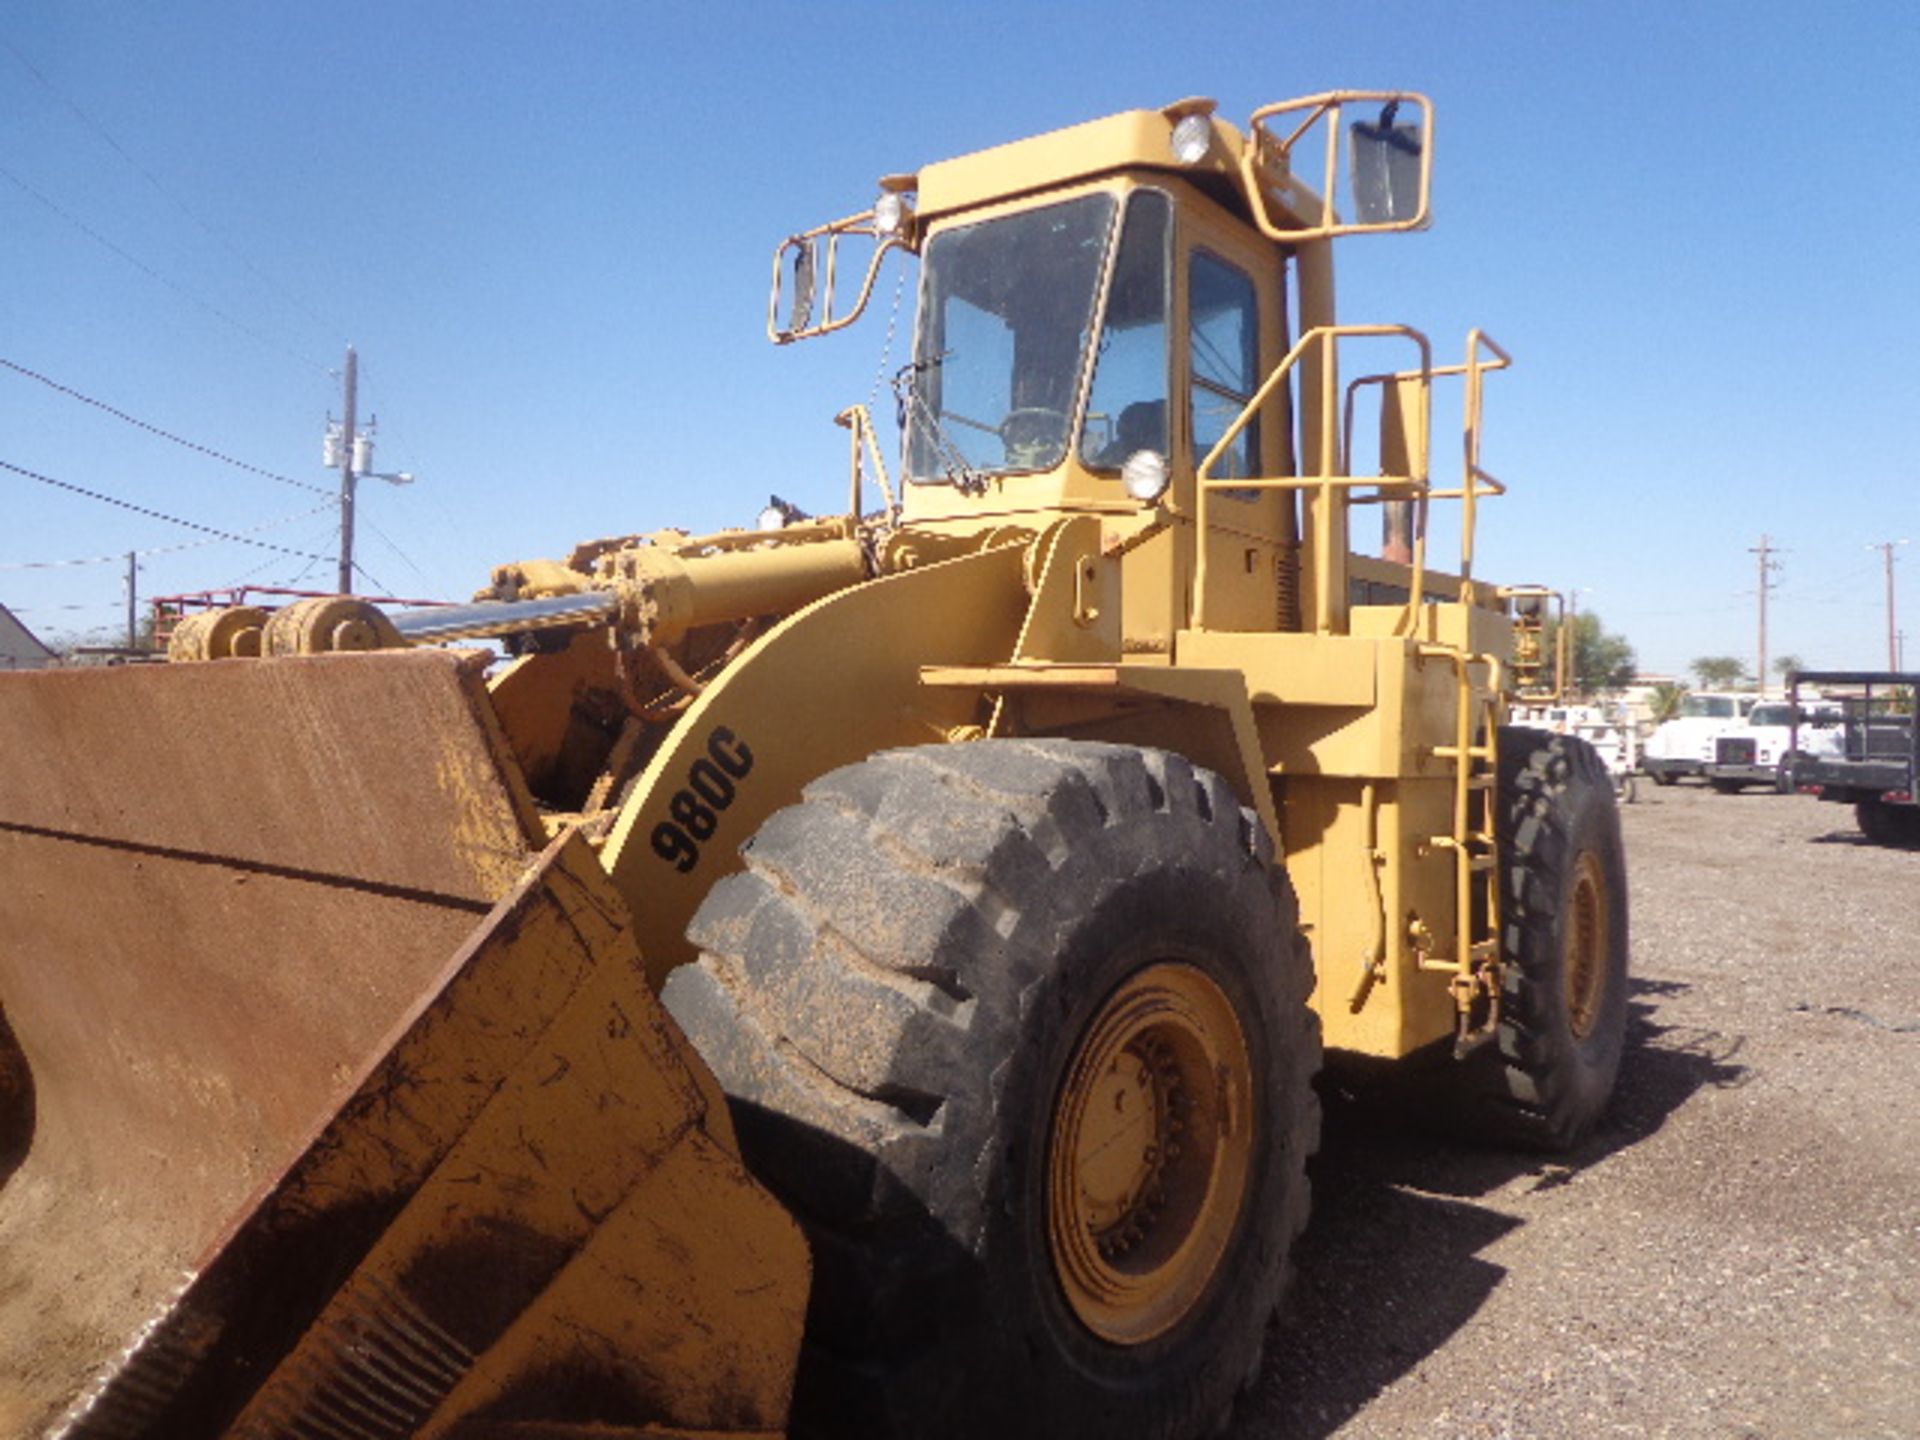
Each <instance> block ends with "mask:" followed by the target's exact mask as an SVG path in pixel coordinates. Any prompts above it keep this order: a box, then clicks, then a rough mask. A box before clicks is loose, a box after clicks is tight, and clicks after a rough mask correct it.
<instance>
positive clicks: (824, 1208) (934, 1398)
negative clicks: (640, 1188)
mask: <svg viewBox="0 0 1920 1440" xmlns="http://www.w3.org/2000/svg"><path fill="white" fill-rule="evenodd" d="M746 858H747V862H748V868H747V870H746V871H745V872H743V873H741V874H739V875H736V876H732V877H729V878H727V879H725V880H723V881H721V882H720V883H719V884H718V885H716V886H715V887H714V890H713V892H712V894H711V895H710V896H709V898H708V900H707V902H706V904H705V905H703V906H702V908H701V910H700V913H699V915H698V916H696V918H695V920H694V924H693V927H692V931H691V933H692V936H693V938H694V940H695V941H696V943H698V944H699V945H700V946H701V947H702V948H703V951H704V952H705V953H703V954H702V956H701V958H700V961H699V963H698V964H697V965H694V966H687V967H683V968H682V969H680V970H678V971H676V972H675V973H674V975H673V976H672V977H671V978H670V979H669V981H668V983H667V986H666V990H665V994H664V998H665V1000H666V1003H667V1006H668V1008H669V1009H670V1010H671V1011H672V1012H673V1014H674V1016H675V1018H676V1019H678V1020H679V1022H680V1023H681V1025H682V1026H683V1027H685V1029H686V1030H687V1032H688V1034H689V1036H690V1037H691V1038H692V1040H693V1042H694V1043H695V1045H696V1046H698V1047H699V1048H700V1049H701V1051H702V1053H703V1054H704V1055H705V1056H706V1057H707V1059H708V1061H709V1063H710V1064H711V1065H712V1066H713V1068H714V1070H715V1072H716V1073H717V1074H718V1075H719V1077H720V1080H721V1083H722V1085H723V1086H724V1087H725V1088H726V1090H727V1091H728V1094H729V1096H730V1097H731V1098H732V1103H733V1109H734V1114H735V1121H736V1124H737V1126H738V1128H739V1133H740V1141H741V1147H742V1150H743V1152H744V1153H745V1155H746V1157H747V1160H748V1163H749V1165H750V1166H752V1167H753V1168H754V1169H755V1171H756V1173H757V1174H758V1175H759V1177H760V1178H761V1179H762V1181H763V1182H764V1183H766V1184H767V1185H769V1186H770V1188H772V1189H773V1190H774V1192H775V1193H776V1194H777V1195H779V1196H780V1197H781V1199H782V1200H783V1201H784V1202H785V1203H786V1204H787V1205H788V1206H789V1207H790V1208H791V1209H792V1210H793V1211H794V1213H795V1215H796V1216H797V1217H798V1218H799V1219H800V1220H801V1222H802V1223H803V1225H805V1227H806V1229H807V1231H808V1235H809V1238H810V1239H811V1241H812V1242H813V1247H814V1256H815V1266H816V1270H815V1285H814V1292H813V1298H812V1303H811V1308H810V1311H809V1316H808V1325H807V1342H806V1347H805V1349H804V1351H803V1353H802V1357H801V1364H800V1374H799V1380H798V1383H797V1389H796V1394H795V1400H794V1416H793V1423H794V1428H795V1431H796V1433H815V1434H824V1433H834V1434H850V1433H851V1434H861V1435H913V1436H941V1435H954V1436H963V1435H964V1436H977V1435H980V1434H983V1433H985V1434H993V1435H996V1436H1072V1435H1087V1436H1095V1435H1098V1436H1192V1435H1198V1434H1202V1433H1205V1432H1206V1431H1208V1430H1210V1429H1212V1428H1215V1427H1217V1426H1218V1425H1219V1424H1220V1423H1221V1422H1222V1421H1224V1419H1225V1418H1226V1416H1227V1414H1228V1413H1229V1412H1230V1409H1231V1406H1232V1403H1233V1400H1234V1398H1235V1396H1236V1394H1237V1393H1238V1391H1239V1390H1240V1389H1241V1387H1242V1386H1243V1385H1244V1384H1245V1383H1247V1382H1248V1381H1249V1380H1250V1379H1251V1378H1252V1377H1253V1376H1254V1375H1255V1374H1257V1371H1258V1366H1259V1360H1260V1353H1261V1348H1262V1344H1263V1341H1264V1335H1265V1329H1266V1325H1267V1322H1268V1319H1269V1318H1270V1316H1271V1314H1272V1312H1273V1310H1274V1308H1275V1306H1276V1304H1277V1302H1278V1300H1279V1297H1280V1294H1281V1291H1282V1288H1283V1286H1284V1282H1285V1278H1286V1273H1287V1268H1288V1252H1289V1250H1290V1247H1291V1245H1292V1243H1293V1239H1294V1237H1295V1236H1296V1235H1297V1234H1298V1232H1299V1230H1300V1228H1301V1226H1302V1225H1303V1224H1304V1223H1305V1219H1306V1213H1307V1187H1306V1179H1305V1173H1304V1167H1305V1162H1306V1158H1307V1156H1308V1154H1309V1153H1310V1152H1311V1151H1312V1150H1313V1149H1314V1147H1315V1144H1316V1142H1317V1137H1318V1123H1319V1121H1318V1110H1317V1106H1316V1102H1315V1100H1314V1096H1313V1092H1312V1086H1311V1081H1312V1077H1313V1074H1314V1072H1315V1071H1316V1070H1317V1069H1318V1065H1319V1058H1320V1049H1319V1035H1318V1028H1317V1024H1316V1022H1315V1021H1314V1019H1313V1016H1312V1014H1311V1012H1310V1011H1308V1009H1307V1008H1306V1005H1305V1000H1306V996H1307V993H1308V990H1309V988H1310V986H1311V974H1310V964H1309V961H1308V958H1307V953H1306V947H1305V944H1304V941H1303V940H1302V939H1301V937H1300V934H1299V930H1298V917H1297V911H1296V908H1295V904H1294V900H1293V895H1292V890H1291V887H1290V886H1288V885H1287V883H1286V880H1285V877H1284V875H1283V874H1281V873H1280V872H1279V871H1278V870H1277V869H1276V868H1275V867H1274V866H1273V865H1272V864H1271V862H1270V857H1269V854H1268V849H1267V841H1266V837H1265V835H1264V832H1263V831H1262V830H1261V829H1260V827H1259V825H1258V823H1257V822H1256V821H1254V819H1253V818H1252V817H1251V816H1250V815H1248V814H1247V813H1245V812H1243V811H1242V810H1241V809H1240V807H1239V805H1238V803H1237V801H1236V800H1235V799H1234V796H1233V794H1232V792H1231V791H1230V790H1229V789H1228V788H1227V786H1226V785H1225V783H1224V782H1223V781H1221V780H1220V779H1219V778H1218V777H1217V776H1214V775H1211V774H1209V773H1207V772H1205V771H1199V770H1195V769H1194V768H1193V767H1192V766H1190V765H1189V764H1188V763H1187V762H1186V761H1185V760H1183V759H1182V758H1181V757H1179V756H1177V755H1171V754H1166V753H1163V752H1158V751H1146V750H1134V749H1128V748H1123V747H1118V746H1109V745H1092V744H1082V743H1074V742H1067V741H1032V742H1025V741H981V742H975V743H972V744H968V745H961V746H937V747H929V748H926V749H921V750H904V751H890V752H886V753H883V754H881V755H877V756H875V757H873V758H872V759H870V760H868V761H866V762H864V763H862V764H858V765H853V766H848V767H846V768H845V769H842V770H838V771H835V772H833V773H832V774H830V775H827V776H825V777H824V778H822V779H820V780H818V781H816V782H814V783H813V784H812V785H810V786H809V787H808V788H807V791H806V794H805V798H804V800H803V802H802V803H801V804H800V805H797V806H795V807H793V808H791V809H788V810H785V811H782V812H780V813H779V814H777V815H775V816H774V817H772V818H771V819H770V820H769V821H768V822H767V824H766V825H765V826H764V827H763V828H762V830H761V831H760V833H759V835H757V836H756V837H755V838H754V840H753V841H752V842H751V844H750V846H749V847H748V849H747V851H746Z"/></svg>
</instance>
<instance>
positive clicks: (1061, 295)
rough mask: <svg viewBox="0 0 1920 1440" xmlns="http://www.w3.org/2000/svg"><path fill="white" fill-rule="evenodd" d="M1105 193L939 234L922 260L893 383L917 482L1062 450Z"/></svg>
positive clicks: (1099, 255)
mask: <svg viewBox="0 0 1920 1440" xmlns="http://www.w3.org/2000/svg"><path fill="white" fill-rule="evenodd" d="M1114 209H1115V205H1114V197H1113V196H1112V195H1110V194H1098V195H1084V196H1081V197H1079V198H1078V199H1074V200H1067V201H1063V202H1061V203H1060V204H1057V205H1046V206H1042V207H1040V208H1038V209H1035V210H1026V211H1022V212H1021V213H1019V214H1017V215H1007V216H1002V217H1001V218H999V219H997V220H983V221H981V222H979V223H978V224H974V225H960V226H956V227H954V228H953V229H951V230H944V231H942V232H941V233H940V234H938V235H936V236H934V237H933V239H932V240H931V241H930V242H929V243H928V245H927V249H926V253H925V255H924V256H923V258H922V279H921V287H922V288H921V300H920V334H919V340H918V343H917V345H916V346H915V350H914V360H913V365H912V366H911V367H910V374H909V375H908V376H907V377H906V379H905V381H904V383H903V384H902V386H901V395H902V400H903V403H904V405H905V407H906V410H907V464H906V469H907V475H908V477H909V478H910V479H913V480H917V481H922V482H926V481H947V480H961V481H965V480H966V479H967V478H969V477H970V476H977V475H990V474H1004V473H1008V472H1011V471H1018V470H1048V469H1051V468H1052V467H1054V466H1055V465H1058V464H1059V463H1060V461H1061V460H1062V458H1063V457H1064V456H1065V455H1066V453H1067V443H1068V437H1069V433H1070V431H1071V429H1072V425H1073V408H1074V400H1075V397H1076V396H1078V394H1079V393H1080V377H1081V372H1082V371H1083V369H1084V368H1085V366H1086V361H1087V350H1088V345H1087V340H1088V336H1089V335H1090V334H1091V333H1092V330H1093V311H1094V302H1095V299H1096V296H1097V295H1098V292H1099V286H1100V272H1101V265H1102V262H1103V260H1104V258H1105V255H1106V250H1107V243H1108V239H1109V237H1110V234H1111V232H1112V229H1113V216H1114Z"/></svg>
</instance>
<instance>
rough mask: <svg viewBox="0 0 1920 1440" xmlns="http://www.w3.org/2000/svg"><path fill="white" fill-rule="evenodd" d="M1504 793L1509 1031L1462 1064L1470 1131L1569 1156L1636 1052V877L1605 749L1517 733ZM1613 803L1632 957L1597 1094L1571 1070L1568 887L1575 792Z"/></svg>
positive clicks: (1506, 762) (1606, 858)
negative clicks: (1626, 1052)
mask: <svg viewBox="0 0 1920 1440" xmlns="http://www.w3.org/2000/svg"><path fill="white" fill-rule="evenodd" d="M1496 783H1497V787H1498V788H1497V792H1496V793H1497V796H1498V806H1499V816H1498V834H1499V836H1500V841H1501V844H1500V851H1501V905H1502V912H1503V913H1502V915H1501V930H1502V933H1501V953H1502V959H1503V961H1504V966H1503V982H1502V992H1501V996H1500V1026H1499V1031H1498V1036H1497V1039H1496V1042H1495V1044H1493V1045H1491V1046H1488V1047H1487V1048H1485V1049H1483V1050H1482V1051H1480V1052H1479V1053H1478V1054H1476V1055H1473V1056H1470V1057H1469V1058H1468V1060H1467V1061H1466V1062H1465V1063H1464V1064H1463V1065H1462V1066H1461V1067H1460V1069H1461V1078H1462V1080H1463V1087H1462V1088H1463V1089H1464V1092H1465V1094H1464V1099H1465V1101H1466V1103H1467V1104H1468V1106H1469V1125H1470V1128H1471V1129H1472V1130H1473V1131H1474V1132H1475V1133H1477V1134H1479V1135H1481V1136H1482V1137H1484V1138H1487V1139H1491V1140H1494V1141H1497V1142H1500V1143H1505V1144H1513V1145H1520V1146H1525V1147H1529V1148H1535V1149H1545V1150H1565V1149H1568V1148H1570V1147H1571V1146H1573V1145H1574V1144H1576V1143H1577V1142H1578V1141H1579V1140H1580V1139H1581V1138H1582V1136H1583V1135H1584V1134H1585V1133H1586V1131H1587V1130H1588V1129H1589V1128H1590V1127H1591V1126H1592V1125H1593V1123H1594V1122H1595V1121H1596V1120H1597V1119H1598V1116H1599V1112H1600V1110H1601V1109H1603V1108H1604V1104H1605V1093H1607V1092H1611V1090H1612V1086H1613V1074H1614V1072H1615V1071H1616V1070H1617V1068H1618V1064H1619V1055H1620V1051H1621V1050H1622V1049H1623V1047H1624V1040H1625V1023H1626V993H1625V992H1626V988H1627V966H1626V963H1625V956H1626V953H1627V933H1626V909H1625V906H1626V896H1625V887H1626V870H1625V863H1624V858H1623V854H1622V850H1621V844H1620V828H1619V816H1618V812H1617V810H1616V809H1615V801H1614V798H1613V786H1612V781H1611V779H1610V777H1609V775H1608V773H1607V769H1606V765H1605V763H1604V762H1603V761H1602V760H1601V759H1600V756H1599V755H1598V754H1597V753H1596V752H1595V751H1594V749H1593V747H1592V746H1591V745H1589V744H1587V743H1586V742H1585V741H1584V740H1581V739H1579V738H1578V737H1576V736H1566V735H1554V734H1550V733H1548V732H1546V731H1541V730H1532V729H1526V728H1522V727H1507V728H1504V729H1502V730H1501V731H1500V733H1499V744H1498V773H1497V780H1496ZM1576 791H1578V792H1584V797H1583V799H1582V802H1581V803H1587V804H1592V805H1598V806H1604V809H1602V810H1601V811H1599V812H1598V813H1599V815H1600V819H1599V821H1598V822H1597V823H1598V827H1599V831H1600V833H1599V835H1598V836H1597V837H1595V843H1597V845H1598V847H1599V848H1600V851H1601V864H1602V868H1603V870H1604V871H1605V872H1606V876H1607V880H1608V884H1609V888H1610V890H1611V891H1612V892H1613V895H1612V898H1613V899H1614V900H1615V903H1616V907H1617V909H1616V914H1615V918H1614V922H1613V924H1614V938H1615V941H1616V944H1617V947H1618V953H1619V956H1620V961H1619V964H1618V966H1617V972H1616V973H1614V974H1612V975H1611V976H1610V977H1609V980H1608V991H1607V999H1606V1007H1607V1008H1606V1012H1605V1013H1604V1014H1603V1016H1602V1018H1601V1020H1600V1022H1599V1024H1600V1029H1599V1030H1598V1031H1597V1032H1596V1033H1595V1034H1594V1036H1593V1037H1591V1041H1590V1043H1591V1045H1592V1046H1594V1047H1595V1048H1596V1050H1597V1051H1598V1052H1599V1053H1601V1054H1602V1055H1603V1057H1607V1058H1605V1060H1604V1063H1603V1065H1602V1067H1601V1068H1602V1069H1603V1070H1604V1072H1605V1073H1604V1085H1603V1086H1602V1087H1599V1088H1600V1089H1601V1091H1602V1093H1601V1094H1600V1095H1599V1096H1598V1097H1596V1094H1595V1088H1596V1087H1595V1086H1594V1085H1593V1084H1592V1083H1591V1077H1589V1076H1583V1075H1582V1074H1581V1073H1579V1067H1577V1066H1575V1065H1574V1064H1572V1063H1570V1056H1569V1054H1568V1046H1569V1045H1570V1043H1571V1041H1570V1037H1569V1036H1568V1035H1567V1033H1566V1032H1565V1028H1564V1002H1563V1000H1562V999H1561V997H1560V995H1559V994H1558V986H1559V984H1560V974H1559V970H1558V964H1557V962H1550V961H1549V960H1548V958H1547V957H1549V956H1553V955H1554V954H1555V953H1556V951H1557V934H1556V932H1557V917H1558V908H1559V888H1558V882H1559V879H1560V877H1561V876H1562V875H1563V873H1564V872H1565V870H1566V869H1567V868H1568V867H1569V865H1570V862H1571V854H1570V852H1571V850H1572V847H1573V844H1574V837H1573V836H1572V835H1571V834H1570V833H1569V826H1570V823H1571V822H1572V819H1573V816H1572V809H1571V805H1570V800H1569V797H1570V794H1571V793H1572V792H1576Z"/></svg>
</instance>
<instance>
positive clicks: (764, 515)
mask: <svg viewBox="0 0 1920 1440" xmlns="http://www.w3.org/2000/svg"><path fill="white" fill-rule="evenodd" d="M753 524H754V528H755V529H756V530H784V529H786V528H787V512H786V511H784V510H782V509H781V508H780V507H779V506H778V505H769V506H767V508H766V509H764V510H762V511H761V512H760V514H759V516H758V517H757V518H756V519H755V520H754V522H753Z"/></svg>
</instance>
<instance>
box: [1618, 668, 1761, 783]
mask: <svg viewBox="0 0 1920 1440" xmlns="http://www.w3.org/2000/svg"><path fill="white" fill-rule="evenodd" d="M1759 698H1760V697H1759V696H1757V695H1740V694H1731V693H1722V692H1715V691H1708V690H1701V691H1697V692H1695V693H1694V694H1691V695H1688V696H1687V697H1686V698H1685V699H1683V700H1682V701H1681V702H1680V713H1679V714H1677V715H1675V716H1674V717H1673V719H1671V720H1668V721H1666V722H1664V723H1663V724H1661V725H1660V726H1659V727H1658V728H1657V729H1655V730H1654V732H1653V734H1652V735H1650V736H1648V737H1647V743H1646V746H1645V748H1644V749H1643V750H1642V751H1641V752H1640V764H1641V766H1642V768H1643V769H1645V770H1646V772H1647V774H1649V775H1651V776H1652V777H1653V783H1654V784H1656V785H1671V784H1673V783H1674V782H1675V781H1676V780H1679V779H1682V778H1684V777H1688V776H1693V777H1701V776H1704V775H1705V774H1706V773H1707V766H1709V765H1711V764H1712V763H1713V760H1714V748H1713V747H1714V741H1715V740H1716V739H1718V738H1719V736H1720V735H1721V733H1722V732H1724V731H1727V730H1730V729H1732V728H1733V727H1734V726H1736V725H1738V724H1739V723H1740V722H1741V721H1743V720H1745V719H1746V718H1747V715H1748V713H1749V712H1750V711H1752V709H1753V707H1754V705H1755V704H1757V703H1758V701H1759Z"/></svg>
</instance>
